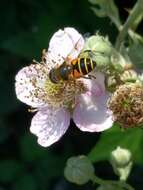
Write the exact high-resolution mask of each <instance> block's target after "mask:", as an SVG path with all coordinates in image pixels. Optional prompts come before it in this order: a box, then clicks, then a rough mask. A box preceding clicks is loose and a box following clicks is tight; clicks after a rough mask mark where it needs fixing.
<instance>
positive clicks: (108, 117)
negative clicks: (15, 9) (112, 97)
mask: <svg viewBox="0 0 143 190" xmlns="http://www.w3.org/2000/svg"><path fill="white" fill-rule="evenodd" d="M108 97H109V96H108V95H107V94H105V93H103V94H102V95H100V96H95V94H93V93H90V94H82V95H81V96H80V99H79V103H78V104H77V106H76V107H75V110H74V112H73V119H74V122H75V123H76V125H77V127H78V128H80V130H82V131H89V132H100V131H104V130H105V129H108V128H110V127H111V126H112V124H113V119H112V113H111V111H109V110H108V109H107V107H106V102H107V100H108Z"/></svg>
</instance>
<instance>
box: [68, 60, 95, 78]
mask: <svg viewBox="0 0 143 190" xmlns="http://www.w3.org/2000/svg"><path fill="white" fill-rule="evenodd" d="M72 65H73V70H76V71H77V72H78V73H80V75H81V76H82V75H87V74H88V73H90V72H91V71H93V69H94V68H95V67H96V63H95V61H93V60H92V59H90V58H78V59H75V60H73V62H72Z"/></svg>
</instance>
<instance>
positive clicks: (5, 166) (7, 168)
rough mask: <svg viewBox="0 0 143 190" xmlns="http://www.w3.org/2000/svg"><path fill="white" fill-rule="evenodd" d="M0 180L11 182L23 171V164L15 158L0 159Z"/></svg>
mask: <svg viewBox="0 0 143 190" xmlns="http://www.w3.org/2000/svg"><path fill="white" fill-rule="evenodd" d="M0 171H1V172H0V181H1V182H11V181H13V180H15V179H16V178H17V177H18V176H19V175H20V174H22V173H23V165H21V164H20V163H19V162H17V161H16V160H2V161H0Z"/></svg>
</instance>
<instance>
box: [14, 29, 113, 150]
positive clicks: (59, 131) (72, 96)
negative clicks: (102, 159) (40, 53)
mask: <svg viewBox="0 0 143 190" xmlns="http://www.w3.org/2000/svg"><path fill="white" fill-rule="evenodd" d="M83 46H84V39H83V37H82V35H81V34H79V33H78V32H77V31H76V30H75V29H74V28H65V29H64V30H59V31H57V32H56V33H55V34H54V35H53V36H52V38H51V40H50V43H49V48H48V51H47V53H44V59H45V63H39V64H32V65H30V66H27V67H24V68H23V69H21V70H20V71H19V72H18V74H17V75H16V83H15V89H16V95H17V98H18V99H19V100H21V101H22V102H24V103H26V104H27V105H30V106H31V107H33V108H37V113H36V114H35V116H34V117H33V119H32V122H31V127H30V131H31V132H32V133H33V134H35V135H36V136H37V137H38V143H39V144H40V145H42V146H44V147H48V146H50V145H51V144H53V143H55V142H56V141H58V140H59V139H60V138H61V137H62V136H63V134H64V133H65V132H66V130H67V129H68V127H69V124H70V118H73V120H74V122H75V123H76V125H77V127H78V128H79V129H80V130H82V131H89V132H99V131H103V130H105V129H108V128H110V127H111V126H112V123H113V120H112V115H111V112H110V111H109V110H108V109H107V107H106V101H107V99H108V94H107V92H106V91H105V86H104V75H102V74H101V73H96V80H95V79H91V80H89V79H83V78H80V79H75V80H69V81H67V82H64V81H61V82H60V83H59V84H54V83H52V82H51V81H50V79H49V71H50V70H51V68H54V67H55V66H58V65H61V64H62V63H63V62H64V61H65V59H67V60H72V59H75V58H77V57H78V55H79V53H80V52H81V50H82V49H83Z"/></svg>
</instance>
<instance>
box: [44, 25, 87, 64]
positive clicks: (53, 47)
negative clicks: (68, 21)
mask: <svg viewBox="0 0 143 190" xmlns="http://www.w3.org/2000/svg"><path fill="white" fill-rule="evenodd" d="M83 46H84V39H83V37H82V35H81V34H80V33H79V32H78V31H77V30H75V29H74V28H70V27H67V28H64V30H61V29H60V30H58V31H57V32H56V33H55V34H54V35H53V36H52V38H51V40H50V43H49V48H48V52H49V54H50V53H52V54H53V55H55V56H56V57H58V55H59V59H60V61H59V64H61V63H62V62H63V60H65V59H66V58H67V57H68V58H69V59H74V58H76V57H77V56H78V54H79V53H80V51H81V50H82V48H83ZM47 57H48V56H47ZM53 57H54V56H53ZM62 58H63V60H62Z"/></svg>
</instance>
